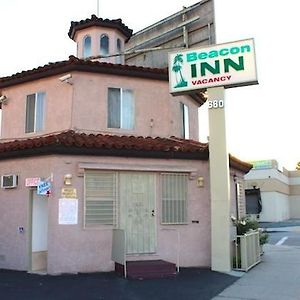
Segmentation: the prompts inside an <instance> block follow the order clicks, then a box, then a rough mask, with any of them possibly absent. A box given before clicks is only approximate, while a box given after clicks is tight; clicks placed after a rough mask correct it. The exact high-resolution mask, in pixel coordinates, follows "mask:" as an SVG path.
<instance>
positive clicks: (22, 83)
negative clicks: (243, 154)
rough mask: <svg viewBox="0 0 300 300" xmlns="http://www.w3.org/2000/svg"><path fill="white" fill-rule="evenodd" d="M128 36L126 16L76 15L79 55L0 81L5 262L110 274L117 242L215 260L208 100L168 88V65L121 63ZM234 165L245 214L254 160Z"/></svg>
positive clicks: (192, 262)
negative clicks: (203, 131) (203, 118)
mask: <svg viewBox="0 0 300 300" xmlns="http://www.w3.org/2000/svg"><path fill="white" fill-rule="evenodd" d="M131 34H132V31H131V30H130V29H128V28H127V27H126V26H125V25H124V24H123V23H122V21H121V20H120V19H118V20H102V19H99V18H97V17H95V16H92V18H91V19H87V20H83V21H80V22H72V23H71V27H70V30H69V36H70V38H72V39H73V40H74V41H75V42H76V43H77V50H78V53H77V57H78V58H77V57H74V56H71V57H69V59H68V60H65V61H61V62H56V63H51V64H48V65H45V66H42V67H39V68H36V69H33V70H28V71H23V72H21V73H17V74H14V75H12V76H8V77H3V78H0V96H2V99H5V101H2V106H1V109H2V124H1V139H0V142H1V143H0V173H1V174H0V175H1V178H2V181H1V189H0V216H1V226H0V268H6V269H16V270H28V271H40V270H42V271H43V272H47V273H49V274H57V273H66V272H94V271H111V270H113V269H114V267H115V265H114V263H115V261H116V260H113V258H114V255H115V253H116V252H118V251H119V250H120V249H121V248H122V246H124V247H125V250H124V251H125V257H126V260H127V261H137V260H143V261H147V260H165V261H168V262H172V263H174V264H177V265H178V266H183V267H191V266H205V267H209V266H210V259H211V257H210V193H209V149H208V145H207V144H204V143H200V142H198V126H199V124H198V109H199V107H200V106H201V105H202V104H203V102H204V101H205V99H204V98H201V97H198V98H195V97H193V98H192V97H190V96H188V95H184V96H177V97H173V96H171V95H170V94H169V91H168V74H167V70H165V69H151V68H144V67H139V66H127V65H124V64H123V63H124V57H123V56H122V51H123V49H124V44H125V42H126V41H127V40H128V39H129V38H130V36H131ZM115 54H117V55H115ZM119 54H120V55H119ZM90 56H93V57H94V58H93V59H90V58H89V59H88V57H90ZM195 99H196V100H195ZM230 166H231V184H232V192H231V198H232V212H233V213H235V211H236V208H238V209H240V210H241V212H240V215H241V214H242V213H243V212H244V207H243V206H242V205H243V203H244V202H243V201H244V200H243V198H241V199H239V201H238V203H239V205H238V206H237V205H236V190H235V187H236V184H235V183H236V182H239V183H242V178H243V175H244V174H245V173H246V172H248V171H249V169H250V167H251V166H250V165H249V164H246V163H244V162H242V161H240V160H238V159H236V158H234V157H230ZM233 178H234V179H235V182H234V180H233ZM41 182H46V183H47V185H48V188H47V190H44V191H39V192H38V191H37V190H38V187H37V186H38V185H39V186H40V185H41ZM38 193H42V194H41V195H40V194H38ZM43 193H44V194H43ZM116 229H117V230H119V231H116ZM116 232H117V233H120V232H121V235H122V234H123V236H124V234H125V236H126V243H125V244H124V243H123V244H122V238H121V239H120V240H118V238H117V237H115V233H116ZM120 243H121V246H120ZM114 247H115V249H114ZM116 247H117V248H116ZM112 253H113V255H112ZM121 255H122V254H121Z"/></svg>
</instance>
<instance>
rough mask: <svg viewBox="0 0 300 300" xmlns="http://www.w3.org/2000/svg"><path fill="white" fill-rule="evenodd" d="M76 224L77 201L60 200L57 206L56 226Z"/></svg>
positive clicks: (70, 199) (69, 199)
mask: <svg viewBox="0 0 300 300" xmlns="http://www.w3.org/2000/svg"><path fill="white" fill-rule="evenodd" d="M77 223H78V199H72V198H61V199H59V204H58V224H62V225H72V224H77Z"/></svg>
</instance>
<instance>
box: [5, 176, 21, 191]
mask: <svg viewBox="0 0 300 300" xmlns="http://www.w3.org/2000/svg"><path fill="white" fill-rule="evenodd" d="M17 185H18V175H15V174H12V175H2V176H1V188H3V189H13V188H15V187H17Z"/></svg>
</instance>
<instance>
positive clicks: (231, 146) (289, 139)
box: [0, 0, 300, 170]
mask: <svg viewBox="0 0 300 300" xmlns="http://www.w3.org/2000/svg"><path fill="white" fill-rule="evenodd" d="M197 2H198V1H195V0H164V1H161V0H152V1H141V0H139V1H137V0H126V1H120V0H118V1H117V0H110V1H104V0H99V16H100V17H102V18H109V19H116V18H122V20H123V22H124V23H125V24H126V25H127V26H128V27H129V28H131V29H133V31H134V32H136V31H138V30H140V29H143V28H145V27H147V26H149V25H151V24H153V23H155V22H157V21H159V20H161V19H163V18H165V17H167V16H169V15H171V14H173V13H176V12H178V11H179V10H181V9H182V7H183V6H190V5H193V4H195V3H197ZM296 5H297V1H294V0H286V1H274V0H264V1H262V0H243V1H241V0H215V20H216V36H217V43H224V42H232V41H236V40H242V39H247V38H254V40H255V49H256V63H257V70H258V81H259V85H255V86H248V87H239V88H232V89H227V90H226V102H225V103H226V104H225V109H226V132H227V133H226V136H227V144H228V151H229V152H230V153H231V154H232V155H234V156H236V157H238V158H240V159H242V160H245V161H251V160H265V159H276V160H277V161H278V163H279V164H280V165H281V166H283V167H285V168H287V169H290V170H292V169H295V166H296V163H297V162H298V161H300V139H299V138H298V135H297V129H298V123H299V121H298V120H299V112H300V101H299V100H300V99H299V93H298V92H297V84H298V76H297V75H298V72H297V67H298V66H300V63H299V61H298V60H297V59H298V56H297V55H296V53H297V52H298V50H297V49H298V48H297V46H298V44H299V32H298V30H299V28H300V18H299V16H298V7H296ZM0 13H1V18H0V46H1V47H0V77H3V76H9V75H12V74H14V73H17V72H20V71H23V70H28V69H32V68H36V67H38V66H42V65H45V64H47V63H48V62H56V61H60V60H65V59H67V58H68V56H69V55H76V45H75V43H74V42H73V41H72V40H70V39H69V37H68V35H67V33H68V30H69V27H70V22H71V21H79V20H82V19H86V18H87V17H90V16H91V14H96V15H97V0H81V1H79V0H43V1H41V0H26V1H25V0H1V1H0ZM199 115H200V117H199V123H200V124H199V129H200V140H201V141H206V138H207V136H208V135H209V132H208V131H209V129H208V124H207V123H208V122H207V107H206V105H204V106H203V107H201V108H200V109H199Z"/></svg>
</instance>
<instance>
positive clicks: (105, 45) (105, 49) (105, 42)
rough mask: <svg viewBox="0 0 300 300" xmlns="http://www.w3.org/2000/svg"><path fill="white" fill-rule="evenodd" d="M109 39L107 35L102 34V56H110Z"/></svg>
mask: <svg viewBox="0 0 300 300" xmlns="http://www.w3.org/2000/svg"><path fill="white" fill-rule="evenodd" d="M108 49H109V38H108V36H107V35H106V34H101V37H100V55H108V53H109V51H108Z"/></svg>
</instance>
